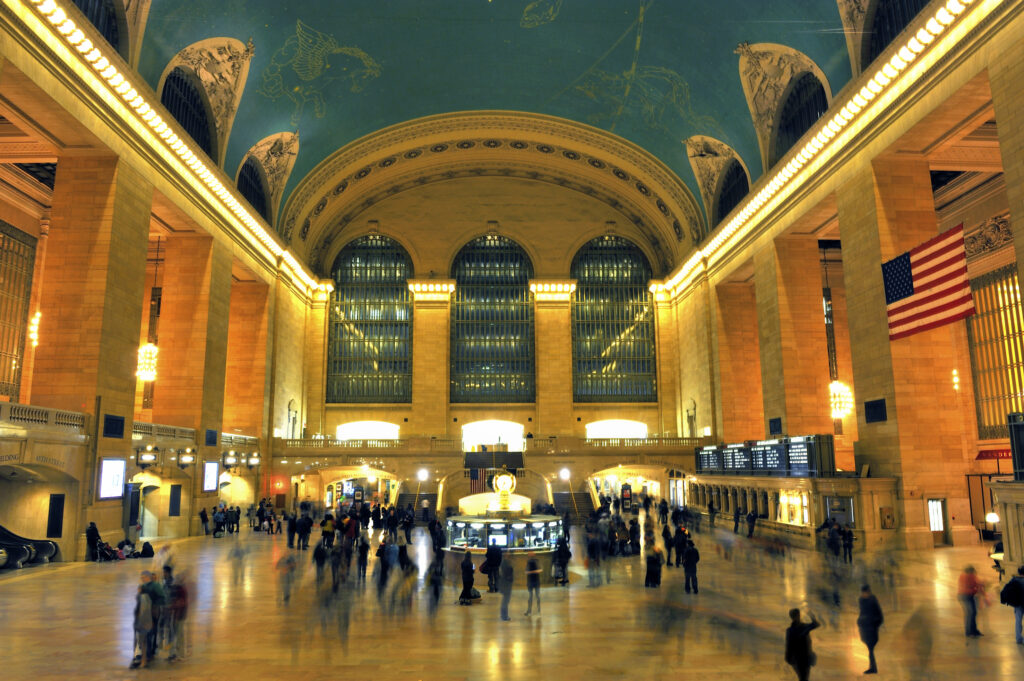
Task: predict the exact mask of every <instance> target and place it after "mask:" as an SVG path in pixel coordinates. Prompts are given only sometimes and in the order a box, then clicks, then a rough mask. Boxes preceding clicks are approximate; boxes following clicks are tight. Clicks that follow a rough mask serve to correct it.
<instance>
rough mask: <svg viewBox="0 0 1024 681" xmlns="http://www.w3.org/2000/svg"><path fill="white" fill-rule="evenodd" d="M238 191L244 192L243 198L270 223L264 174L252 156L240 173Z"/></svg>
mask: <svg viewBox="0 0 1024 681" xmlns="http://www.w3.org/2000/svg"><path fill="white" fill-rule="evenodd" d="M238 191H240V192H242V196H244V197H245V200H246V201H248V202H249V205H250V206H252V208H253V210H255V211H256V212H257V213H259V214H260V215H262V216H263V219H264V220H267V221H268V222H269V221H270V217H269V216H268V215H267V193H266V191H265V190H264V188H263V173H262V172H261V171H260V168H259V165H257V163H256V159H254V158H253V157H252V156H250V157H249V158H248V159H246V161H245V163H244V164H243V165H242V169H241V170H240V171H239V172H238Z"/></svg>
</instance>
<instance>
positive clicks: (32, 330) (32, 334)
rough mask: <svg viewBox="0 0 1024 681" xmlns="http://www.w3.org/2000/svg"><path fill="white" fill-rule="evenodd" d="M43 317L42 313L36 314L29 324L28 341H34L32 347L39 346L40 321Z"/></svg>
mask: <svg viewBox="0 0 1024 681" xmlns="http://www.w3.org/2000/svg"><path fill="white" fill-rule="evenodd" d="M42 316H43V313H42V312H36V313H35V314H34V315H32V319H31V320H30V321H29V323H28V339H29V340H30V341H32V347H36V346H38V345H39V320H40V319H41V318H42Z"/></svg>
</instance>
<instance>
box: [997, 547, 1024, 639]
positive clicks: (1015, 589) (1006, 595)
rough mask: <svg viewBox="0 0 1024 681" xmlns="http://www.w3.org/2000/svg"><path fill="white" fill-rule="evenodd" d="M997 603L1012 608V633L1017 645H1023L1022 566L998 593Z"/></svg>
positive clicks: (1023, 587) (1023, 594)
mask: <svg viewBox="0 0 1024 681" xmlns="http://www.w3.org/2000/svg"><path fill="white" fill-rule="evenodd" d="M999 602H1000V603H1002V604H1003V605H1008V606H1010V607H1011V608H1013V633H1014V635H1015V636H1016V641H1017V643H1018V644H1019V645H1024V638H1022V637H1021V630H1020V629H1021V618H1022V617H1024V565H1021V566H1020V567H1019V568H1017V575H1016V576H1015V577H1013V578H1012V579H1011V580H1010V581H1008V582H1007V583H1006V586H1004V587H1003V590H1002V591H1000V592H999Z"/></svg>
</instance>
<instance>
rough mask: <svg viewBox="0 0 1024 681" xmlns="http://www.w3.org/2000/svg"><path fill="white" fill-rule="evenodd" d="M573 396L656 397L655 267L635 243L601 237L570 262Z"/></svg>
mask: <svg viewBox="0 0 1024 681" xmlns="http://www.w3.org/2000/svg"><path fill="white" fill-rule="evenodd" d="M572 277H573V278H574V279H575V280H576V292H575V294H574V295H573V301H572V360H573V374H572V380H573V399H574V400H575V401H576V402H656V401H657V399H658V394H657V388H656V372H655V337H654V301H653V298H652V294H651V292H650V290H649V289H648V286H649V282H650V279H651V266H650V264H649V263H648V262H647V257H646V256H645V255H644V254H643V251H641V250H640V249H639V248H638V247H637V246H636V245H635V244H633V243H631V242H629V241H627V240H626V239H623V238H622V237H618V236H602V237H598V238H597V239H594V240H593V241H591V242H590V243H588V244H587V245H585V246H584V247H583V248H581V249H580V251H579V253H577V254H576V257H575V258H573V261H572Z"/></svg>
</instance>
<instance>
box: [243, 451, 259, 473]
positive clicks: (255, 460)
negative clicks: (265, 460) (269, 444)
mask: <svg viewBox="0 0 1024 681" xmlns="http://www.w3.org/2000/svg"><path fill="white" fill-rule="evenodd" d="M246 465H247V466H249V470H252V469H253V468H256V466H259V465H260V453H259V452H253V453H252V456H250V457H249V460H248V461H246Z"/></svg>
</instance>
